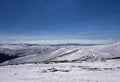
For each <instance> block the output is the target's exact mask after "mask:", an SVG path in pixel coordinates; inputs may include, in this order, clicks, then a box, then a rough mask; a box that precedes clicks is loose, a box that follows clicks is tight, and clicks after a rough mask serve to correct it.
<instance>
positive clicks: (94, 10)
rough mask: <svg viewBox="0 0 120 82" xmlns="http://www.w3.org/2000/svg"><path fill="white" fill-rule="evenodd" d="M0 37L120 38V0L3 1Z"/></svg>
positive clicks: (0, 3)
mask: <svg viewBox="0 0 120 82" xmlns="http://www.w3.org/2000/svg"><path fill="white" fill-rule="evenodd" d="M0 39H42V40H43V39H48V40H49V39H52V40H53V39H113V40H119V39H120V0H0Z"/></svg>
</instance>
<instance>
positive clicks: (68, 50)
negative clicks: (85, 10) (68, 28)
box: [0, 43, 120, 64]
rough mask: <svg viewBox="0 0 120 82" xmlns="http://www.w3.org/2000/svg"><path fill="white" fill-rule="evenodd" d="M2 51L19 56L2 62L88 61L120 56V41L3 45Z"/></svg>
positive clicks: (0, 48) (0, 49)
mask: <svg viewBox="0 0 120 82" xmlns="http://www.w3.org/2000/svg"><path fill="white" fill-rule="evenodd" d="M0 52H1V53H3V52H4V53H8V54H10V55H18V56H19V57H18V58H16V59H13V60H10V61H6V62H3V63H2V64H19V63H31V62H45V61H46V62H50V61H57V62H59V61H80V60H82V61H83V60H84V61H87V60H98V59H103V58H115V57H120V43H115V44H110V45H96V46H74V45H72V46H40V45H32V46H28V45H1V46H0Z"/></svg>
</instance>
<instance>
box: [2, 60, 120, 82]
mask: <svg viewBox="0 0 120 82" xmlns="http://www.w3.org/2000/svg"><path fill="white" fill-rule="evenodd" d="M119 76H120V60H108V61H106V62H100V61H96V62H81V63H58V64H55V63H53V64H19V65H8V66H1V67H0V82H66V81H68V82H119V81H120V78H119Z"/></svg>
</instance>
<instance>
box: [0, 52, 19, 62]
mask: <svg viewBox="0 0 120 82" xmlns="http://www.w3.org/2000/svg"><path fill="white" fill-rule="evenodd" d="M17 57H18V56H17V55H9V54H5V53H0V63H2V62H4V61H7V60H11V59H15V58H17Z"/></svg>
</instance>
